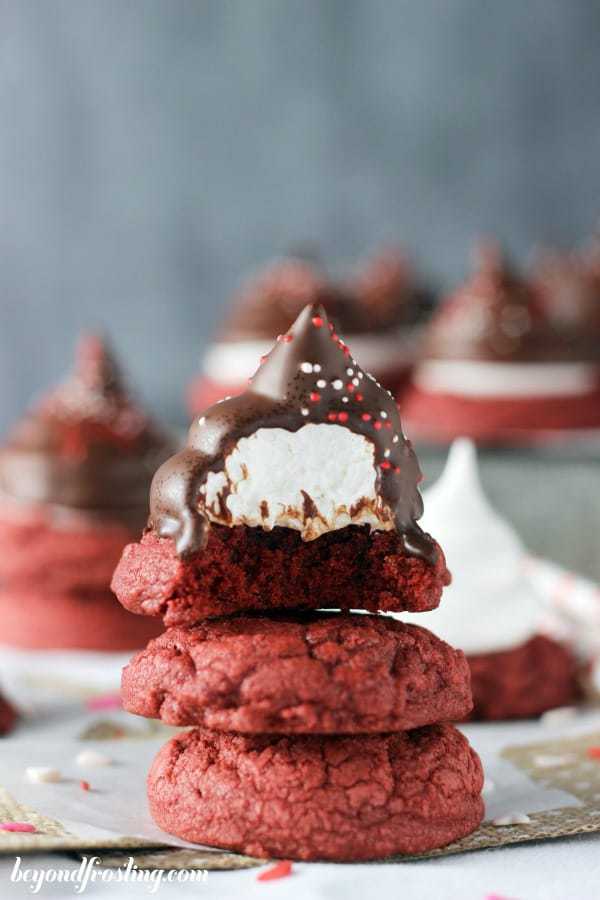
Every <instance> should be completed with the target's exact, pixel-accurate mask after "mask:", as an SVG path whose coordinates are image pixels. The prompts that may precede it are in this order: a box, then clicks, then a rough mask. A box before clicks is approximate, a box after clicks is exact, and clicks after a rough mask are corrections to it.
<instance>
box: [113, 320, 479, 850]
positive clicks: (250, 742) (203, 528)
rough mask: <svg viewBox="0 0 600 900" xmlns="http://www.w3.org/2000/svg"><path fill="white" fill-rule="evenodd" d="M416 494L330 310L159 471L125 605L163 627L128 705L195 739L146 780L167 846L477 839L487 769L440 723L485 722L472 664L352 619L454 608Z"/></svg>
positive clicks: (129, 570)
mask: <svg viewBox="0 0 600 900" xmlns="http://www.w3.org/2000/svg"><path fill="white" fill-rule="evenodd" d="M419 481H420V472H419V467H418V463H417V460H416V457H415V455H414V453H413V450H412V448H411V445H410V443H409V442H408V441H407V440H406V439H405V437H404V435H403V434H402V430H401V426H400V420H399V417H398V411H397V409H396V406H395V404H394V402H393V400H392V398H391V396H390V395H389V394H388V393H387V392H386V391H384V390H383V389H382V388H381V387H380V386H379V385H378V384H377V383H376V382H375V381H374V380H373V379H372V378H371V377H370V376H368V375H366V374H365V373H364V372H363V371H362V370H361V368H360V367H359V366H358V364H357V363H356V362H355V360H354V359H353V358H352V356H351V355H350V351H349V350H348V347H347V346H346V344H345V343H344V342H343V341H342V340H341V339H340V338H339V337H338V336H337V334H336V333H335V331H334V330H333V328H332V326H331V325H330V324H329V323H328V321H327V317H326V315H325V312H324V310H323V309H322V308H321V307H319V306H307V307H306V308H305V309H304V310H303V312H302V313H301V314H300V316H299V317H298V319H297V320H296V322H295V323H294V325H293V326H292V327H291V329H290V330H289V331H288V332H287V333H285V334H283V335H281V336H280V338H279V339H278V341H277V343H276V345H275V347H274V349H273V350H272V351H271V353H270V354H269V355H268V356H267V357H265V358H263V362H262V364H261V367H260V368H259V370H258V372H257V373H256V375H255V376H254V378H253V379H252V381H251V383H250V386H249V387H248V389H247V391H246V392H245V393H244V394H242V395H241V396H239V397H236V398H232V399H230V400H226V401H224V402H222V403H219V404H217V405H215V406H213V407H211V408H210V409H209V410H208V411H207V412H205V413H204V415H202V416H201V417H200V418H198V419H197V420H196V421H195V422H194V424H193V425H192V428H191V429H190V434H189V439H188V444H187V447H186V449H185V450H183V451H182V452H181V453H179V454H178V455H177V456H175V457H173V458H172V459H171V460H169V461H168V462H167V463H165V464H164V465H163V466H162V467H161V468H160V469H159V471H158V472H157V474H156V476H155V478H154V482H153V485H152V491H151V513H150V521H149V527H148V529H147V531H146V533H145V535H144V536H143V538H142V540H141V541H140V542H139V543H138V544H132V545H130V546H129V547H127V548H126V550H125V551H124V554H123V557H122V559H121V562H120V564H119V566H118V567H117V570H116V572H115V576H114V578H113V589H114V590H115V592H116V594H117V596H118V597H119V599H120V601H121V602H122V603H123V605H124V606H125V607H126V608H127V609H129V610H131V611H132V612H137V613H142V614H146V615H161V616H162V617H163V619H164V622H165V624H166V626H167V631H166V632H165V633H164V634H163V635H162V636H161V637H159V638H157V639H156V640H154V641H152V642H151V643H150V644H149V646H148V647H147V649H146V650H144V651H142V652H141V653H139V654H138V655H137V656H136V657H134V659H133V660H132V662H131V663H130V664H129V666H128V667H127V668H126V669H125V672H124V675H123V702H124V705H125V707H126V709H128V710H130V711H131V712H134V713H137V714H139V715H143V716H150V717H156V718H161V719H162V720H163V721H164V722H167V723H169V724H175V725H191V726H195V727H194V728H193V729H192V730H190V731H187V732H184V733H182V734H181V735H179V736H177V737H175V738H174V739H172V740H171V741H170V742H169V743H168V744H167V745H166V746H165V747H164V748H163V749H162V750H161V751H160V753H159V754H158V756H157V758H156V760H155V762H154V764H153V767H152V770H151V772H150V775H149V780H148V792H149V800H150V807H151V811H152V814H153V816H154V818H155V820H156V822H157V823H158V824H159V825H160V826H161V827H162V828H164V829H165V830H166V831H168V832H170V833H172V834H175V835H177V836H178V837H180V838H183V839H184V840H187V841H194V842H200V843H203V844H211V845H214V846H219V847H226V848H229V849H233V850H239V851H242V852H244V853H248V854H252V855H255V856H264V857H269V856H279V857H291V858H296V859H333V860H354V859H373V858H377V857H385V856H388V855H391V854H394V853H418V852H423V851H426V850H430V849H432V848H435V847H440V846H443V845H444V844H447V843H449V842H450V841H452V840H454V839H457V838H459V837H462V836H464V835H466V834H468V833H469V832H471V831H472V830H474V829H475V828H476V827H477V825H478V824H479V822H480V821H481V818H482V814H483V805H482V801H481V797H480V792H481V788H482V782H483V778H482V771H481V765H480V762H479V759H478V757H477V755H476V754H475V753H474V752H473V750H472V749H471V748H470V747H469V744H468V743H467V741H466V739H465V738H464V737H463V736H462V735H461V734H460V733H459V732H458V731H457V730H456V729H455V728H454V727H453V726H452V725H449V724H439V723H447V722H449V721H452V720H456V719H462V718H464V717H465V716H466V715H467V714H468V713H469V711H470V709H471V706H472V700H471V690H470V684H469V673H468V666H467V663H466V660H465V657H464V655H463V654H462V653H461V652H460V651H456V650H453V649H452V648H451V647H450V646H448V645H447V644H445V643H444V642H443V641H441V640H439V639H438V638H436V637H435V636H434V635H433V634H431V633H430V632H428V631H426V630H425V629H423V628H421V627H419V626H417V625H409V624H404V623H401V622H399V621H397V620H396V619H393V618H391V617H389V616H385V615H360V614H351V613H350V612H349V610H351V609H358V610H365V611H369V612H372V613H377V612H378V611H384V612H385V611H389V612H392V611H393V612H402V611H405V610H410V611H412V612H418V611H425V610H429V609H433V608H435V607H436V606H437V605H438V603H439V600H440V596H441V593H442V590H443V587H444V585H446V584H447V583H448V582H449V574H448V572H447V569H446V564H445V560H444V556H443V553H442V551H441V549H440V548H439V546H438V545H437V544H436V543H435V541H434V540H433V539H432V538H431V537H429V535H426V534H425V533H424V532H423V531H421V529H420V528H419V526H418V524H417V519H418V518H419V516H420V515H421V513H422V502H421V498H420V495H419V492H418V488H417V485H418V483H419ZM324 609H325V610H331V609H335V610H339V611H337V612H331V611H328V612H323V611H320V612H319V611H317V610H324ZM436 723H438V724H436Z"/></svg>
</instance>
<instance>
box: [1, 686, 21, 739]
mask: <svg viewBox="0 0 600 900" xmlns="http://www.w3.org/2000/svg"><path fill="white" fill-rule="evenodd" d="M16 721H17V712H16V710H15V708H14V707H13V706H12V705H11V704H10V703H9V702H8V700H7V699H6V698H5V697H3V696H2V694H0V735H3V734H8V732H9V731H11V730H12V728H13V727H14V724H15V722H16Z"/></svg>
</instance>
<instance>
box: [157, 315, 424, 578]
mask: <svg viewBox="0 0 600 900" xmlns="http://www.w3.org/2000/svg"><path fill="white" fill-rule="evenodd" d="M315 319H316V320H318V321H319V322H320V323H322V324H315ZM323 325H325V326H328V327H323ZM334 334H335V332H332V331H331V325H330V324H329V322H328V319H327V314H326V312H325V310H324V308H323V307H322V306H317V305H314V304H312V305H308V306H306V307H305V308H304V310H303V311H302V312H301V313H300V315H299V316H298V318H297V320H296V321H295V322H294V324H293V325H292V327H291V328H290V329H289V331H288V333H287V335H288V336H289V338H290V340H289V341H286V342H283V341H278V342H277V343H276V344H275V346H274V348H273V350H272V351H271V352H270V353H269V355H268V357H267V359H266V360H265V362H264V363H263V364H262V365H261V366H260V367H259V369H258V370H257V372H256V373H255V375H254V377H253V378H252V380H251V384H250V386H249V387H248V389H247V390H246V392H245V393H244V394H241V395H240V396H238V397H233V398H230V399H228V400H225V401H221V402H220V403H217V404H215V405H214V406H212V407H210V408H209V409H208V410H207V411H206V412H205V413H204V415H203V416H202V418H201V419H198V420H196V421H195V422H194V423H193V424H192V427H191V428H190V431H189V435H188V441H187V447H186V449H184V450H183V451H182V452H181V453H178V454H177V455H176V456H174V457H172V458H171V459H170V460H168V461H167V462H166V463H165V464H164V465H163V466H161V468H160V469H159V470H158V472H157V473H156V475H155V477H154V481H153V484H152V490H151V496H150V520H149V527H150V528H151V529H153V530H154V531H155V532H157V533H158V535H159V536H161V537H170V538H172V539H173V540H174V542H175V546H176V550H177V553H178V554H179V555H180V556H188V555H192V554H194V553H196V552H197V551H198V550H200V549H201V548H202V547H204V546H205V544H206V540H207V534H206V532H207V528H208V527H209V523H208V520H207V517H206V516H205V514H204V512H203V509H202V499H201V489H202V487H203V485H204V483H205V481H206V478H207V475H208V473H209V472H219V471H222V470H223V468H224V466H225V461H226V458H227V456H228V454H229V453H230V452H231V451H232V450H233V449H234V447H235V445H236V444H237V442H238V440H240V438H243V437H248V436H249V435H251V434H253V433H254V432H256V431H258V430H259V429H260V428H284V429H286V430H288V431H292V432H295V431H298V430H299V429H300V428H301V427H302V426H303V425H305V424H307V423H308V422H310V423H314V424H324V423H328V422H329V423H334V422H335V423H336V424H338V423H340V424H343V425H344V426H345V427H347V428H349V429H350V430H351V431H353V432H354V433H356V434H359V435H362V436H363V437H365V438H366V439H367V440H369V441H370V442H371V443H372V444H373V447H374V459H375V470H376V482H375V488H376V491H377V494H378V495H379V496H380V497H381V499H382V500H383V502H384V503H385V505H386V506H387V507H388V508H389V510H390V511H391V513H392V516H393V520H394V525H395V528H396V531H397V532H398V534H399V535H401V537H402V539H403V543H404V547H405V550H406V552H407V553H409V554H412V555H414V556H418V557H422V558H424V559H426V560H427V561H429V562H432V563H433V562H434V561H435V558H436V548H435V544H434V542H433V541H432V540H431V538H430V537H429V536H428V535H426V534H424V532H423V531H422V530H421V529H420V528H419V526H418V524H417V520H418V519H419V518H420V516H421V514H422V512H423V503H422V500H421V496H420V494H419V492H418V489H417V484H418V482H419V480H420V478H421V472H420V469H419V465H418V462H417V459H416V456H415V454H414V452H413V449H412V446H411V443H410V441H408V440H407V439H406V438H405V437H404V435H403V433H402V426H401V424H400V417H399V414H398V409H397V407H396V404H395V403H394V401H393V399H392V398H391V397H390V396H389V395H388V394H387V392H386V391H384V390H383V389H382V388H381V387H380V386H379V385H378V384H377V382H376V381H375V380H374V379H365V380H364V381H363V383H362V387H363V392H362V395H361V401H360V402H359V401H357V400H356V396H355V395H352V394H350V395H348V394H346V393H344V392H343V391H342V389H343V388H344V386H345V384H346V379H347V373H346V370H347V368H349V367H351V368H352V369H353V370H354V372H356V373H357V374H358V377H361V374H362V373H361V371H360V368H359V366H358V363H356V361H355V360H354V359H352V357H350V358H348V354H349V351H348V352H347V347H346V345H345V344H343V342H342V341H340V339H339V338H338V337H337V335H336V336H335V340H332V338H333V336H334ZM305 362H310V363H311V365H312V371H311V372H309V371H308V367H306V366H304V367H303V365H302V364H303V363H305ZM315 364H316V365H318V366H319V370H318V371H319V372H322V380H324V381H325V382H326V386H325V387H324V388H320V389H319V390H318V391H317V390H316V389H315V388H316V385H317V381H321V378H318V379H317V377H316V376H315ZM305 369H306V371H305ZM342 404H344V405H342ZM384 422H385V424H386V427H385V428H384V427H383V423H384ZM394 438H396V440H394ZM386 451H389V453H388V454H387V455H386Z"/></svg>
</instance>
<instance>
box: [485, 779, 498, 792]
mask: <svg viewBox="0 0 600 900" xmlns="http://www.w3.org/2000/svg"><path fill="white" fill-rule="evenodd" d="M495 790H496V785H495V784H494V782H493V781H492V779H491V778H484V780H483V790H482V791H481V793H482V794H491V793H492V791H495Z"/></svg>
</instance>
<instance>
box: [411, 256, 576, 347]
mask: <svg viewBox="0 0 600 900" xmlns="http://www.w3.org/2000/svg"><path fill="white" fill-rule="evenodd" d="M477 263H478V265H477V267H476V270H475V272H474V273H473V275H472V276H471V278H470V279H469V280H468V281H467V282H466V283H465V284H464V285H462V286H461V287H460V288H459V290H458V291H456V293H455V294H454V295H453V296H451V297H450V298H449V299H448V300H447V301H446V302H445V303H444V304H443V305H442V307H441V308H440V310H439V312H438V313H437V314H436V315H435V316H434V319H433V320H432V322H431V325H430V328H429V331H428V335H427V339H426V343H425V351H424V355H425V356H426V357H427V358H429V359H446V360H449V359H465V360H483V361H495V362H527V361H535V360H537V361H542V360H546V359H557V358H564V357H566V356H568V355H569V347H568V344H567V342H565V341H564V340H562V339H561V337H560V335H559V333H558V332H557V330H556V329H554V328H553V327H552V324H551V323H550V321H549V320H548V319H547V317H546V316H545V315H544V310H543V305H542V303H541V298H540V296H539V295H538V292H537V290H536V289H535V287H534V286H533V285H532V284H530V283H529V282H528V281H526V280H524V279H522V278H520V277H519V276H518V275H517V274H516V273H515V272H514V270H513V269H512V268H511V267H510V266H509V265H508V264H507V262H506V260H505V259H504V257H503V255H502V253H501V252H500V250H499V248H498V247H497V246H496V245H495V244H485V245H482V246H480V247H479V248H478V252H477Z"/></svg>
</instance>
